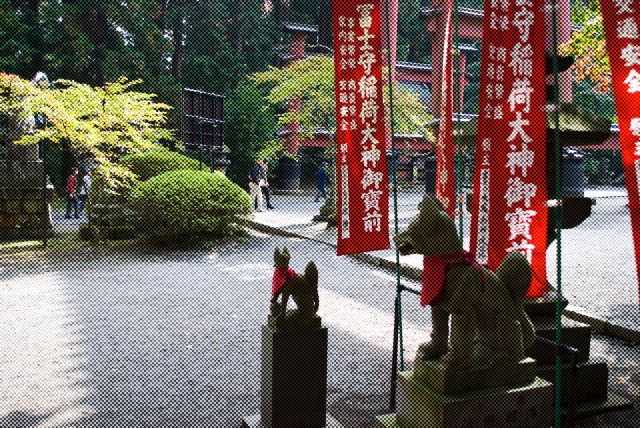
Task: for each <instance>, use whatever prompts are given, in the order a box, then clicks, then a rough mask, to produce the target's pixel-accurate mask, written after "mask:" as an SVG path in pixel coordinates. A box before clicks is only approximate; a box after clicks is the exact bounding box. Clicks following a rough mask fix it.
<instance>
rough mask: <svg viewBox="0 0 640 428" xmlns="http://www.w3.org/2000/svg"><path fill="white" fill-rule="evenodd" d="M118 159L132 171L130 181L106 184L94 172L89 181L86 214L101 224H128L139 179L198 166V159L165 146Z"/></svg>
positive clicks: (120, 225) (93, 221)
mask: <svg viewBox="0 0 640 428" xmlns="http://www.w3.org/2000/svg"><path fill="white" fill-rule="evenodd" d="M120 162H121V163H122V165H123V166H125V167H127V168H129V170H130V171H131V172H133V173H134V174H135V176H136V177H135V178H134V179H132V180H131V181H130V182H129V183H127V184H126V185H123V186H119V187H117V188H111V187H108V186H107V184H106V183H105V180H104V178H103V177H101V176H100V175H98V174H96V175H94V177H93V183H92V184H91V192H90V197H89V210H88V211H89V217H90V219H91V222H92V223H95V224H97V225H100V226H113V227H122V226H126V225H131V223H132V220H131V219H130V218H129V217H130V216H131V213H130V210H129V208H128V202H129V199H130V197H131V193H132V191H133V189H135V188H136V187H137V186H138V184H139V183H140V182H141V181H145V180H148V179H150V178H153V177H155V176H157V175H160V174H163V173H165V172H168V171H175V170H199V169H200V162H199V161H197V160H195V159H191V158H190V157H187V156H184V155H181V154H180V153H176V152H171V151H169V150H167V149H164V148H158V149H157V150H154V151H150V152H145V153H140V154H134V155H127V156H124V157H123V158H122V159H121V160H120Z"/></svg>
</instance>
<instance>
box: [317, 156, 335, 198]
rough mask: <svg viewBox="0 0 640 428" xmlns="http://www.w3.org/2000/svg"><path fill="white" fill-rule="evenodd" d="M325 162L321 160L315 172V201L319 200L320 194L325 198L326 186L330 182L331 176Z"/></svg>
mask: <svg viewBox="0 0 640 428" xmlns="http://www.w3.org/2000/svg"><path fill="white" fill-rule="evenodd" d="M327 166H328V164H327V163H326V162H322V164H320V167H319V168H318V171H317V172H316V196H315V202H320V196H322V197H323V198H324V199H325V200H326V199H327V191H326V187H327V185H328V184H331V178H330V177H329V173H327Z"/></svg>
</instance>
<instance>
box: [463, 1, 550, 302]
mask: <svg viewBox="0 0 640 428" xmlns="http://www.w3.org/2000/svg"><path fill="white" fill-rule="evenodd" d="M544 7H545V2H544V0H516V1H506V0H485V3H484V11H485V13H484V16H485V19H484V27H483V37H482V62H481V78H480V79H481V80H480V83H481V86H480V88H481V91H480V112H479V113H480V115H479V118H478V131H477V142H476V165H475V177H474V195H473V210H472V221H471V242H470V245H471V251H472V252H473V253H474V254H475V255H476V258H477V260H478V262H479V263H481V264H485V265H488V266H489V268H491V269H496V268H497V267H498V266H499V264H500V263H501V262H502V260H503V259H504V257H505V256H506V255H507V254H508V253H510V252H513V251H519V252H521V253H522V254H524V255H525V256H526V257H527V259H528V260H529V261H530V262H531V265H532V268H533V271H534V279H533V281H532V284H531V287H530V288H529V292H528V296H529V297H537V296H540V295H542V294H543V293H544V292H545V291H546V290H547V285H546V235H547V233H546V232H547V207H546V202H547V182H546V162H545V159H546V141H545V140H546V123H545V111H544V106H545V101H546V100H545V98H546V95H545V54H544V49H545V38H544V37H545V32H544Z"/></svg>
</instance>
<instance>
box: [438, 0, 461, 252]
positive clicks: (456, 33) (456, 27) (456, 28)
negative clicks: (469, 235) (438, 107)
mask: <svg viewBox="0 0 640 428" xmlns="http://www.w3.org/2000/svg"><path fill="white" fill-rule="evenodd" d="M458 2H459V0H453V11H452V12H451V13H452V14H453V40H454V46H455V52H456V55H455V65H454V67H453V70H454V71H455V70H457V71H458V78H457V79H455V84H454V85H455V86H454V90H453V95H456V97H455V101H454V105H455V106H456V107H455V111H456V120H455V123H454V125H453V129H454V130H457V129H458V127H459V126H460V117H461V114H462V102H461V95H462V90H463V89H462V70H461V68H460V20H459V12H458V6H459V4H458ZM441 121H442V119H441ZM459 134H460V133H459V132H454V134H453V135H454V143H455V144H454V145H455V147H457V149H458V151H457V153H456V155H457V156H456V157H458V165H457V167H456V168H455V169H454V174H455V188H456V198H457V199H458V221H459V224H458V236H460V239H461V240H462V235H463V233H464V215H463V211H462V209H463V201H462V198H461V197H460V196H461V195H462V189H463V186H462V176H463V171H462V165H461V163H460V157H459V154H460V153H462V150H461V149H462V146H461V142H460V135H459Z"/></svg>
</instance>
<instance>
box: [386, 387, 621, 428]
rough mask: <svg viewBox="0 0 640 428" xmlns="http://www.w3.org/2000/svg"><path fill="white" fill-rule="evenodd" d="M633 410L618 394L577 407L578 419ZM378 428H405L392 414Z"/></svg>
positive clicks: (565, 411) (579, 404) (563, 411)
mask: <svg viewBox="0 0 640 428" xmlns="http://www.w3.org/2000/svg"><path fill="white" fill-rule="evenodd" d="M632 408H633V401H631V400H629V399H628V398H625V397H622V396H620V395H617V394H609V397H608V398H607V399H605V400H594V401H588V402H584V403H578V405H577V406H576V415H575V417H576V419H581V418H587V417H590V416H596V415H601V414H603V413H611V412H619V411H621V410H627V409H632ZM567 416H568V409H567V407H566V406H564V407H563V408H562V419H563V421H564V422H563V425H564V423H566V420H567ZM375 427H376V428H404V427H402V426H401V425H399V424H398V422H397V418H396V414H395V413H391V414H387V415H381V416H378V417H377V418H376V425H375Z"/></svg>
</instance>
